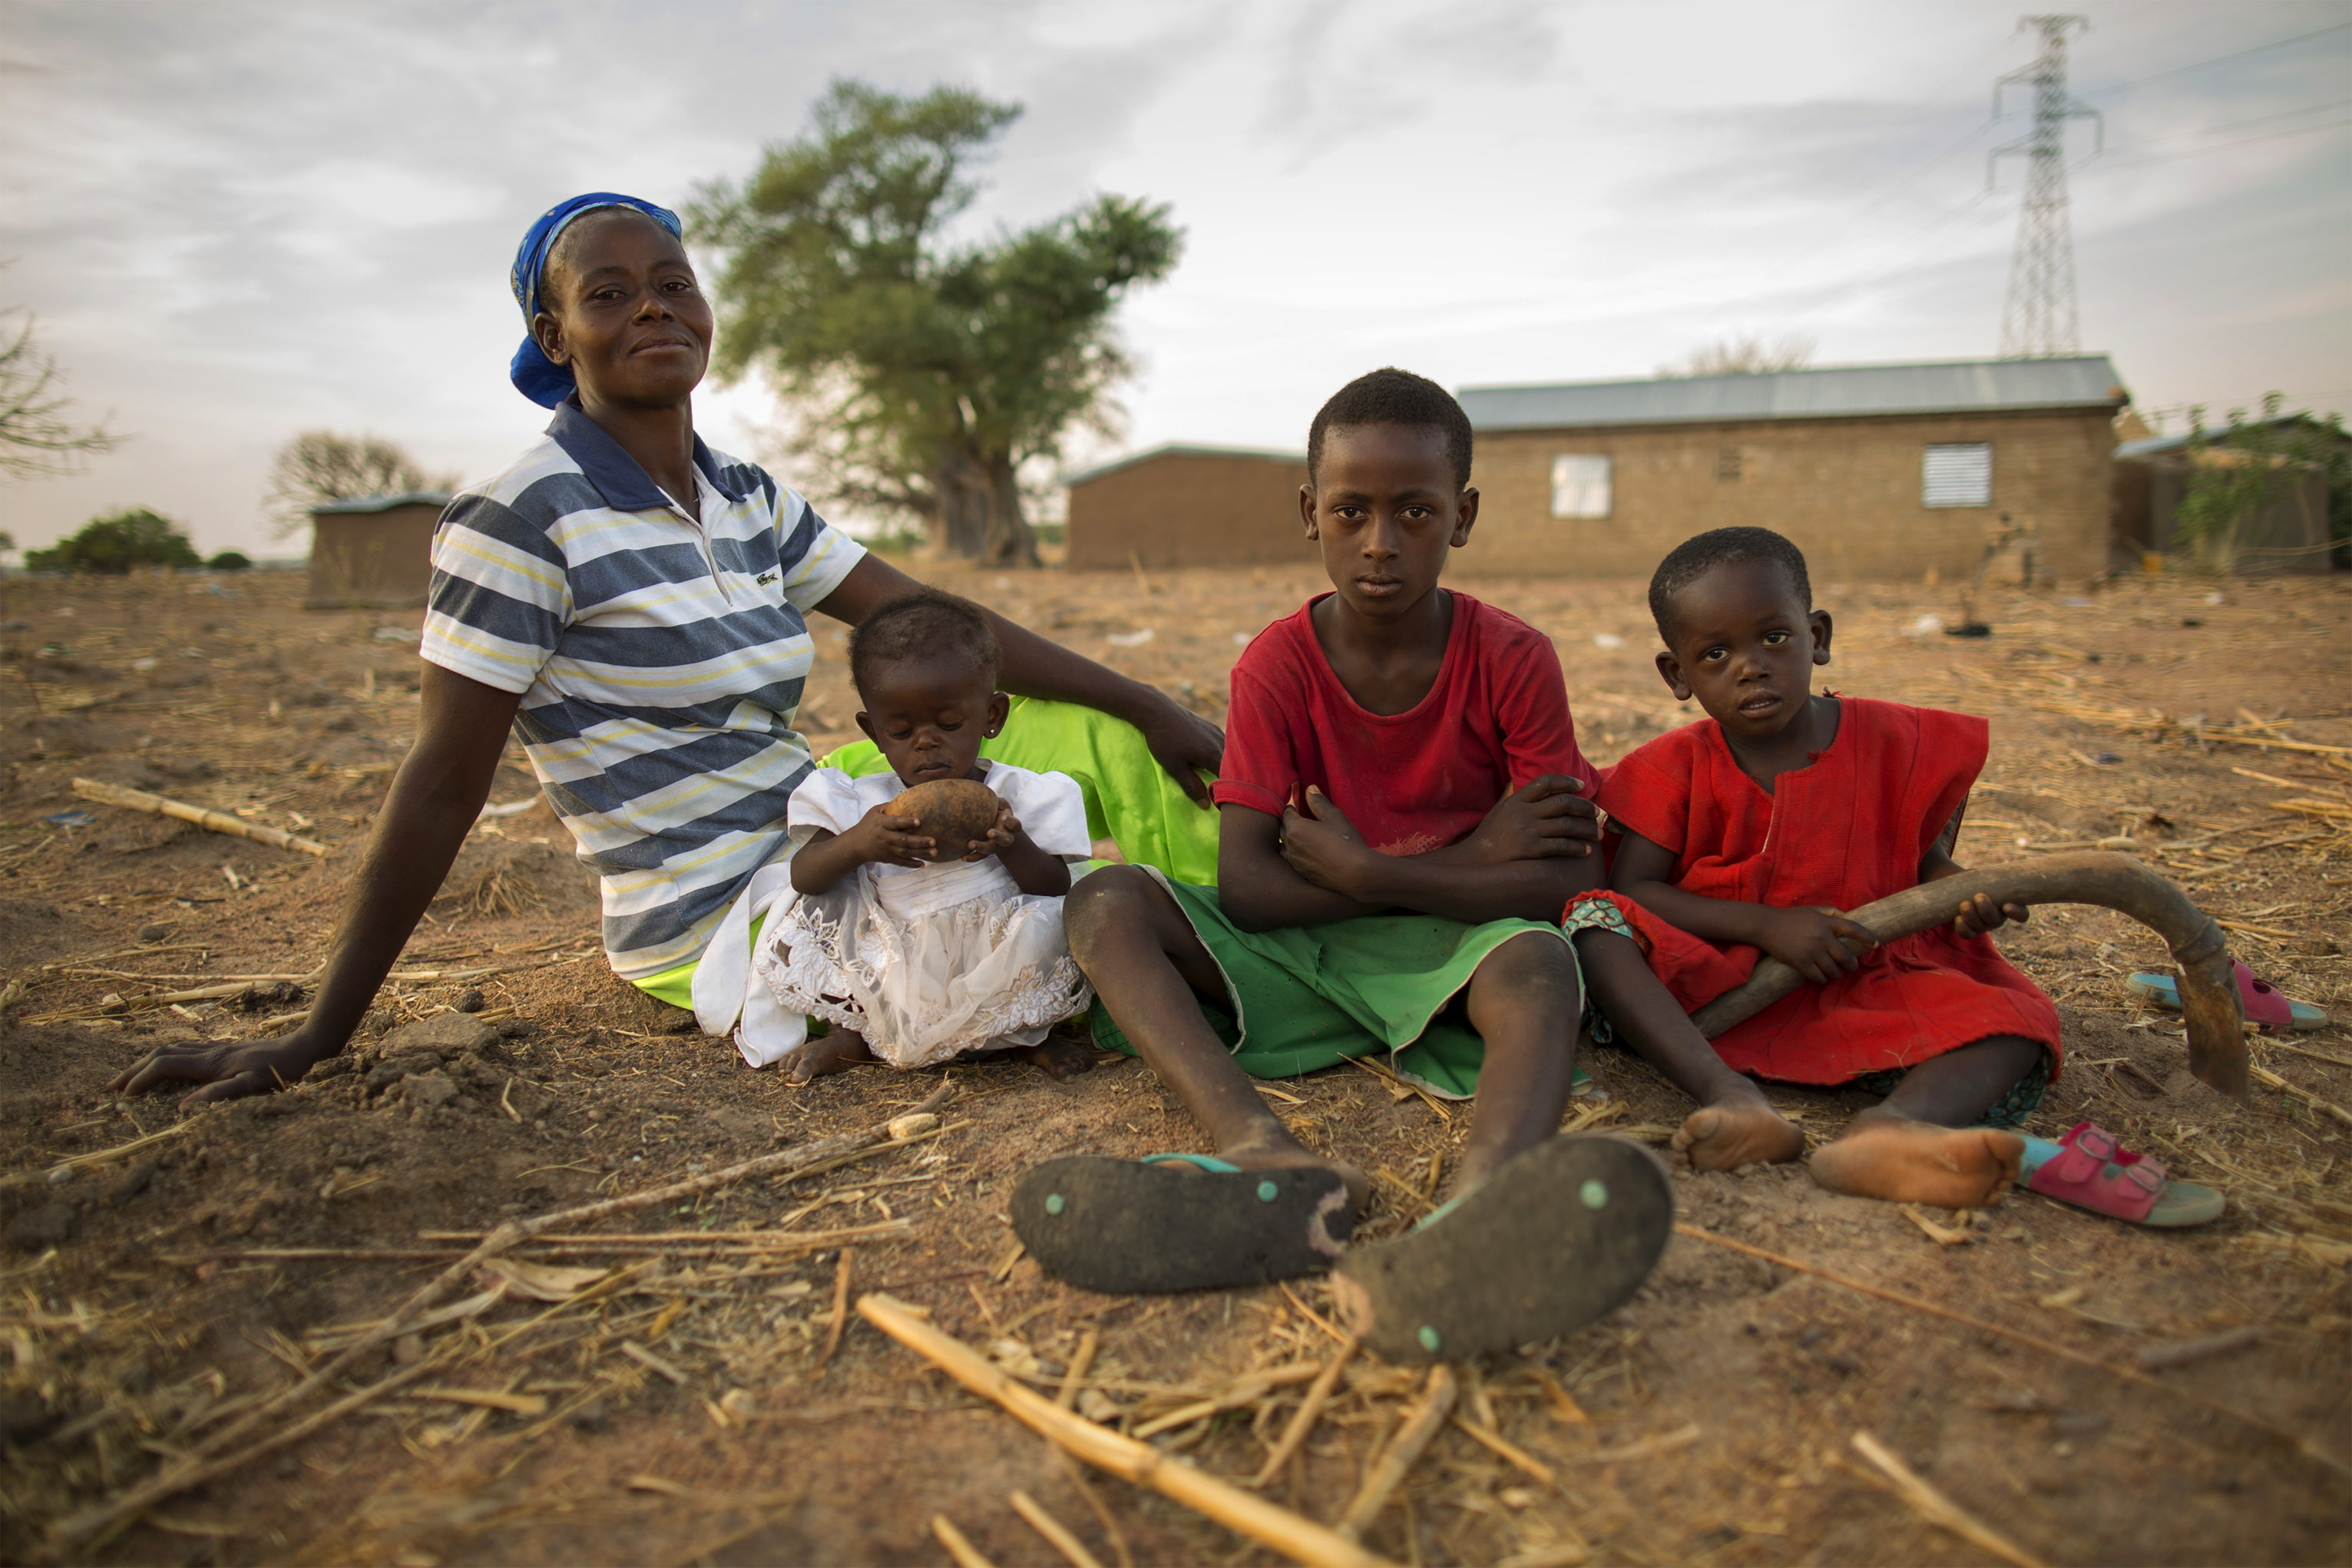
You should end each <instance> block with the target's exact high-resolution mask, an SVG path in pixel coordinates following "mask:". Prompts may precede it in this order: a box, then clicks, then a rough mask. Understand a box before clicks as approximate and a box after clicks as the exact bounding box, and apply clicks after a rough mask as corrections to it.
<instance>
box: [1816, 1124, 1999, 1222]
mask: <svg viewBox="0 0 2352 1568" xmlns="http://www.w3.org/2000/svg"><path fill="white" fill-rule="evenodd" d="M2024 1154H2025V1140H2024V1139H2022V1138H2020V1137H2019V1136H2018V1135H2017V1134H2016V1133H2014V1132H2002V1131H1999V1130H1997V1129H1995V1128H1990V1127H1938V1126H1937V1125H1936V1124H1935V1123H1934V1122H1931V1121H1907V1120H1906V1119H1905V1118H1902V1117H1899V1116H1883V1115H1874V1114H1871V1113H1868V1112H1865V1113H1864V1114H1863V1115H1861V1116H1858V1117H1856V1118H1855V1119H1854V1122H1853V1127H1851V1128H1850V1129H1848V1130H1847V1131H1846V1134H1845V1136H1844V1137H1843V1138H1840V1139H1839V1140H1837V1142H1833V1143H1827V1144H1824V1145H1822V1147H1821V1148H1819V1149H1817V1150H1815V1151H1814V1152H1813V1157H1812V1159H1811V1162H1810V1164H1811V1170H1812V1173H1813V1180H1815V1181H1817V1182H1819V1183H1820V1184H1822V1185H1823V1186H1825V1187H1827V1188H1829V1189H1830V1191H1832V1192H1833V1193H1852V1194H1853V1195H1854V1196H1856V1197H1864V1198H1886V1199H1890V1200H1892V1201H1894V1202H1896V1203H1913V1204H1932V1205H1935V1206H1936V1207H1937V1208H1954V1209H1958V1208H1981V1207H1983V1206H1984V1205H1987V1204H1989V1203H1990V1202H1991V1201H1992V1200H1993V1199H1994V1198H1995V1197H1996V1196H1998V1195H1999V1194H2000V1193H2002V1192H2003V1191H2005V1190H2006V1189H2007V1188H2008V1187H2009V1186H2010V1185H2011V1184H2012V1183H2014V1182H2015V1181H2016V1180H2017V1173H2018V1163H2019V1162H2020V1161H2021V1159H2022V1158H2023V1157H2024Z"/></svg>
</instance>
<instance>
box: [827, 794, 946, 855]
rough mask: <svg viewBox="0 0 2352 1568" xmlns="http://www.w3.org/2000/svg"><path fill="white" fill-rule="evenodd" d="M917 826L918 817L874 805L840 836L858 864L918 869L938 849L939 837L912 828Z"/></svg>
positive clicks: (919, 824)
mask: <svg viewBox="0 0 2352 1568" xmlns="http://www.w3.org/2000/svg"><path fill="white" fill-rule="evenodd" d="M919 826H921V822H920V820H919V818H916V817H912V816H891V815H890V808H889V807H888V806H887V805H877V806H876V807H875V808H874V809H873V810H871V811H869V812H867V813H866V815H865V816H861V817H859V818H858V819H857V826H855V827H853V828H851V829H850V830H849V831H848V832H846V833H845V834H843V835H842V837H844V838H846V839H848V840H849V841H850V849H851V851H852V853H854V854H856V857H857V862H858V864H859V865H861V866H877V865H878V866H903V867H906V868H908V869H909V870H917V869H920V868H921V867H922V864H923V861H924V858H926V857H927V856H930V855H934V854H936V853H938V851H939V842H938V840H936V839H934V838H932V837H929V835H927V834H922V833H918V832H916V831H914V830H915V829H916V828H917V827H919Z"/></svg>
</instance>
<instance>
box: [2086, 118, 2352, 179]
mask: <svg viewBox="0 0 2352 1568" xmlns="http://www.w3.org/2000/svg"><path fill="white" fill-rule="evenodd" d="M2345 125H2352V118H2347V119H2344V120H2323V121H2320V122H2319V123H2318V124H2316V125H2295V126H2291V127H2289V128H2288V129H2286V130H2284V131H2270V132H2264V133H2263V134H2262V135H2260V136H2240V137H2235V138H2233V139H2232V140H2231V141H2228V142H2214V143H2212V144H2211V145H2210V146H2206V147H2183V148H2182V149H2180V151H2179V152H2177V153H2151V154H2149V155H2148V156H2147V157H2145V158H2132V159H2128V160H2126V161H2125V162H2123V163H2089V164H2086V165H2084V168H2083V169H2082V170H2081V173H2083V174H2106V173H2109V172H2110V171H2113V170H2116V169H2137V168H2142V167H2144V166H2146V165H2147V164H2149V163H2170V162H2172V160H2173V159H2175V158H2194V157H2197V156H2198V155H2199V154H2200V153H2220V152H2224V151H2226V150H2228V149H2229V148H2231V147H2251V146H2252V145H2253V144H2254V143H2255V142H2276V141H2279V140H2281V139H2282V138H2284V137H2288V136H2308V135H2309V134H2311V133H2312V132H2315V131H2333V130H2336V128H2337V127H2339V126H2345Z"/></svg>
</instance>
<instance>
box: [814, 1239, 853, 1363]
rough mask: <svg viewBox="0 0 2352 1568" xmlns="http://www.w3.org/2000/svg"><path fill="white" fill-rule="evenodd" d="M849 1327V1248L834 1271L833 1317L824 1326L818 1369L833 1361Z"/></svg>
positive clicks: (817, 1358)
mask: <svg viewBox="0 0 2352 1568" xmlns="http://www.w3.org/2000/svg"><path fill="white" fill-rule="evenodd" d="M848 1326H849V1248H847V1247H843V1248H842V1249H841V1259H840V1261H839V1262H837V1263H835V1265H834V1269H833V1317H832V1319H831V1320H830V1321H827V1322H826V1324H825V1326H824V1349H823V1350H822V1351H819V1352H817V1357H816V1369H817V1371H819V1372H823V1371H824V1363H827V1362H829V1361H831V1360H832V1359H833V1352H835V1351H836V1350H838V1349H840V1348H841V1331H842V1330H844V1329H845V1328H847V1327H848Z"/></svg>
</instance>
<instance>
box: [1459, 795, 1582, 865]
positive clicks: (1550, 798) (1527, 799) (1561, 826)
mask: <svg viewBox="0 0 2352 1568" xmlns="http://www.w3.org/2000/svg"><path fill="white" fill-rule="evenodd" d="M1583 792H1584V781H1583V780H1582V779H1573V778H1570V777H1568V776H1567V775H1566V774H1564V773H1546V774H1544V775H1543V776H1542V777H1541V778H1538V779H1535V780H1532V781H1530V782H1529V783H1528V784H1527V785H1526V786H1525V787H1523V788H1520V789H1517V790H1514V791H1512V792H1511V793H1510V794H1509V795H1505V796H1504V797H1503V798H1502V799H1501V800H1499V801H1497V802H1496V804H1495V809H1494V810H1492V811H1490V812H1488V813H1487V814H1486V820H1485V821H1484V822H1481V823H1480V824H1479V825H1478V826H1477V827H1476V828H1475V830H1474V831H1473V832H1472V833H1471V835H1470V837H1467V838H1465V839H1464V840H1463V841H1462V846H1461V849H1460V851H1459V853H1460V856H1461V858H1465V859H1467V860H1468V861H1469V862H1470V863H1472V864H1474V865H1479V866H1501V865H1505V864H1507V863H1508V862H1510V861H1513V860H1546V859H1551V858H1558V857H1560V856H1568V857H1570V858H1580V857H1583V856H1587V855H1590V854H1591V853H1592V847H1593V846H1594V845H1596V844H1598V843H1600V842H1601V817H1600V811H1599V808H1598V807H1596V806H1595V805H1593V804H1592V803H1591V801H1589V800H1587V799H1585V798H1584V793H1583Z"/></svg>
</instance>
